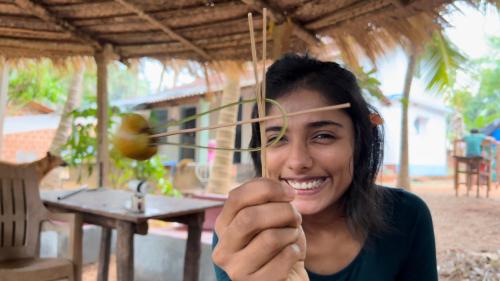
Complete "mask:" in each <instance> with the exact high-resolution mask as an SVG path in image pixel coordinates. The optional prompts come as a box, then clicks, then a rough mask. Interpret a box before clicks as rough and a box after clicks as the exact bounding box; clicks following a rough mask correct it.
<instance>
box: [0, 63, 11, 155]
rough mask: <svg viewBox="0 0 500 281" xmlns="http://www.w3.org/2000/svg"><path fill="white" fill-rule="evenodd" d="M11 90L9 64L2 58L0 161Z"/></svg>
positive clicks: (0, 79) (0, 71)
mask: <svg viewBox="0 0 500 281" xmlns="http://www.w3.org/2000/svg"><path fill="white" fill-rule="evenodd" d="M8 89H9V64H8V63H7V60H6V59H5V58H0V159H2V144H3V124H4V121H5V116H6V115H7V98H8V97H7V90H8Z"/></svg>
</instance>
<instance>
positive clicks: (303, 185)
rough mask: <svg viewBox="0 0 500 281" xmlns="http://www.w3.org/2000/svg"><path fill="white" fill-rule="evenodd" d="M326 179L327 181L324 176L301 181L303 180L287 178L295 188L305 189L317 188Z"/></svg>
mask: <svg viewBox="0 0 500 281" xmlns="http://www.w3.org/2000/svg"><path fill="white" fill-rule="evenodd" d="M324 181H325V179H324V178H322V179H315V180H311V181H301V182H298V181H293V180H287V181H286V182H287V183H288V184H289V185H290V186H291V187H293V188H294V189H301V190H304V189H313V188H316V187H318V186H320V185H321V184H322V183H323V182H324Z"/></svg>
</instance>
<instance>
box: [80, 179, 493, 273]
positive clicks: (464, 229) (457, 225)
mask: <svg viewBox="0 0 500 281" xmlns="http://www.w3.org/2000/svg"><path fill="white" fill-rule="evenodd" d="M412 191H413V192H415V193H416V194H418V195H419V196H420V197H421V198H423V199H424V200H425V202H426V203H427V204H428V206H429V208H430V210H431V213H432V216H433V220H434V228H435V235H436V247H437V252H438V265H439V266H440V268H442V267H443V266H444V264H445V263H447V262H449V259H450V253H455V252H456V251H459V252H466V253H469V252H471V253H482V252H487V253H500V188H497V189H495V188H494V187H493V190H492V192H491V194H490V198H488V199H487V198H484V197H485V190H484V189H482V190H481V197H480V198H476V197H475V191H474V192H471V194H470V196H469V197H467V196H465V190H464V189H463V188H462V190H460V195H459V196H458V197H455V192H454V190H453V182H452V180H451V179H449V178H448V179H422V180H420V181H413V182H412ZM96 268H97V266H96V265H95V264H92V265H87V266H85V267H84V276H83V280H85V281H93V280H96ZM109 280H116V269H115V265H114V259H113V258H112V261H111V266H110V272H109ZM440 280H492V281H493V280H500V279H497V278H496V277H493V278H489V279H488V278H485V279H483V278H481V279H474V278H472V279H467V278H463V277H459V278H458V277H457V278H455V279H452V278H449V277H444V275H443V276H441V277H440Z"/></svg>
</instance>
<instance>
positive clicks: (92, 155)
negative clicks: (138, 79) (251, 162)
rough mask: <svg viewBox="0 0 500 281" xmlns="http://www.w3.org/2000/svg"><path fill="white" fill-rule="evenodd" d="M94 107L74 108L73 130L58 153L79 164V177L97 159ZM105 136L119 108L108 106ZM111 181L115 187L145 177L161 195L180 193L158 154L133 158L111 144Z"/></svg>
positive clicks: (91, 170)
mask: <svg viewBox="0 0 500 281" xmlns="http://www.w3.org/2000/svg"><path fill="white" fill-rule="evenodd" d="M96 113H97V110H96V108H92V107H91V108H86V109H82V110H75V111H73V112H72V113H71V114H72V117H73V125H72V129H73V130H72V134H71V136H70V137H69V139H68V141H67V143H66V144H65V145H64V146H63V149H62V152H61V156H62V157H63V159H64V160H65V161H66V162H67V163H68V164H69V165H70V166H76V167H80V174H79V180H80V179H81V177H82V175H83V172H84V171H83V169H84V167H87V168H86V170H85V172H87V175H90V174H92V172H93V166H94V164H95V162H96V152H97V139H96V126H95V125H96V124H95V122H96V119H95V116H96ZM108 114H109V116H110V118H109V120H110V121H109V124H108V128H110V129H109V130H108V134H109V135H108V137H109V138H110V139H111V137H112V134H111V132H112V131H113V128H114V127H115V125H116V123H117V122H116V121H117V120H118V119H119V117H120V116H121V113H120V112H119V111H118V109H116V108H113V110H111V109H109V112H108ZM109 149H110V160H111V171H110V174H109V176H110V180H111V185H112V186H113V187H116V188H125V187H126V183H127V182H128V181H129V180H131V179H141V180H148V181H149V182H151V183H153V184H154V185H155V186H156V187H157V189H158V190H159V191H160V192H161V193H162V194H164V195H169V196H177V195H179V194H180V193H179V192H178V191H177V190H175V189H174V188H173V186H172V184H171V183H170V181H169V180H168V179H167V178H166V177H165V172H166V170H165V169H164V167H163V164H162V162H161V160H160V158H159V157H158V156H155V157H153V158H151V159H149V160H146V161H136V160H131V159H128V158H125V157H123V156H122V155H121V154H120V153H119V152H118V151H116V149H114V147H113V146H112V145H111V144H110V146H109Z"/></svg>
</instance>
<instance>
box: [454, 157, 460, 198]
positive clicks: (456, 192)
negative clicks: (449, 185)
mask: <svg viewBox="0 0 500 281" xmlns="http://www.w3.org/2000/svg"><path fill="white" fill-rule="evenodd" d="M454 160H455V177H454V179H455V182H454V185H455V186H454V187H455V196H456V197H457V196H458V184H459V183H458V180H459V178H458V168H459V165H458V160H457V159H454Z"/></svg>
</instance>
